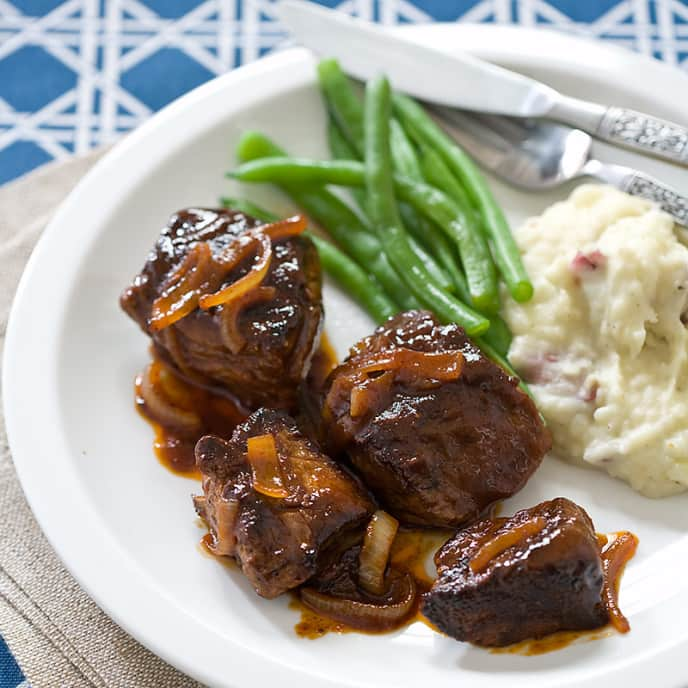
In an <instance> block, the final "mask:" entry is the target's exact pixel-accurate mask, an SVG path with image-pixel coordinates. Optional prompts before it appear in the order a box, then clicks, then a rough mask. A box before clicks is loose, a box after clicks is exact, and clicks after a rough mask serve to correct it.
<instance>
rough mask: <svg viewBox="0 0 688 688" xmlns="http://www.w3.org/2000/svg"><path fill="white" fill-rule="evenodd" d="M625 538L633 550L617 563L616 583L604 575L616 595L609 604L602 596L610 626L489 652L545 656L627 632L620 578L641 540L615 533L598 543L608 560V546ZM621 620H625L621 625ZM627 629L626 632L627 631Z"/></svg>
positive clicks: (550, 636)
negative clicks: (621, 600)
mask: <svg viewBox="0 0 688 688" xmlns="http://www.w3.org/2000/svg"><path fill="white" fill-rule="evenodd" d="M620 538H623V539H624V540H627V541H630V542H632V544H633V546H627V547H625V548H624V549H625V551H624V553H623V556H622V557H620V559H619V561H618V562H617V566H616V569H615V571H614V573H615V575H614V580H612V581H608V580H607V576H606V571H607V569H606V567H604V571H605V582H604V586H605V589H606V590H611V591H613V599H612V601H611V603H610V601H609V600H608V599H607V598H606V597H605V596H604V595H603V598H604V602H605V605H606V606H607V609H608V611H609V616H610V622H609V623H608V624H607V625H606V626H603V627H602V628H596V629H594V630H592V631H560V632H559V633H552V634H551V635H548V636H546V637H544V638H529V639H528V640H523V641H522V642H520V643H515V644H513V645H508V646H506V647H493V648H491V649H490V652H492V653H493V654H519V655H527V656H530V655H542V654H545V653H547V652H553V651H555V650H561V649H563V648H565V647H567V646H569V645H573V644H574V643H579V642H588V641H590V640H600V639H601V638H608V637H610V636H612V635H614V632H615V631H617V632H621V633H624V632H626V631H627V630H628V626H627V624H628V622H627V621H626V618H625V617H624V616H623V614H621V612H620V610H619V607H618V605H617V600H618V593H619V585H620V584H621V577H622V575H623V571H624V568H625V566H626V564H627V563H628V562H629V561H630V560H631V559H632V558H633V555H634V554H635V547H636V546H637V544H638V538H637V537H636V536H635V535H633V534H632V533H628V532H625V531H622V532H618V533H612V534H611V535H604V534H602V533H597V542H598V543H599V545H600V549H601V550H602V559H603V562H604V559H605V549H608V545H609V544H610V541H611V543H613V542H615V541H616V540H619V539H620ZM619 617H620V618H621V619H622V620H623V621H622V622H620V621H619ZM624 627H625V630H624Z"/></svg>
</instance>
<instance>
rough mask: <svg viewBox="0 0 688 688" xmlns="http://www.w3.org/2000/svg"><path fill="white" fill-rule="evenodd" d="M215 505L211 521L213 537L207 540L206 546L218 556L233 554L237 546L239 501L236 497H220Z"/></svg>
mask: <svg viewBox="0 0 688 688" xmlns="http://www.w3.org/2000/svg"><path fill="white" fill-rule="evenodd" d="M214 507H215V510H214V513H213V516H212V518H211V521H210V523H209V525H210V535H211V537H210V538H209V540H206V547H207V548H208V550H209V551H210V552H212V553H213V554H216V555H217V556H222V557H226V556H231V555H233V554H234V549H235V547H236V532H235V528H236V523H237V518H238V517H239V502H238V501H237V500H236V499H225V498H224V497H219V498H218V499H216V500H215V503H214ZM207 513H208V509H206V514H207Z"/></svg>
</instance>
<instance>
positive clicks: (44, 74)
mask: <svg viewBox="0 0 688 688" xmlns="http://www.w3.org/2000/svg"><path fill="white" fill-rule="evenodd" d="M320 2H321V3H322V4H324V5H328V6H330V7H339V8H340V9H342V10H344V11H347V12H355V13H357V14H359V15H360V16H363V17H366V18H368V19H373V20H375V21H379V22H381V23H384V24H396V23H402V22H428V21H465V22H497V23H500V24H520V25H525V26H534V25H537V26H543V27H548V28H555V29H560V30H564V31H567V32H571V33H578V34H584V35H587V36H592V37H596V38H599V39H602V40H605V41H609V42H610V43H615V44H617V45H621V46H625V47H628V48H632V49H635V50H638V51H640V52H642V53H645V54H647V55H654V56H655V57H658V58H660V59H663V60H666V61H667V62H668V63H669V64H672V65H679V66H681V67H682V68H684V69H688V4H687V3H686V1H685V0H623V1H621V2H620V1H619V0H548V1H545V0H414V1H413V2H412V1H411V0H346V1H344V2H342V1H341V0H320ZM274 5H275V2H274V0H66V1H65V0H0V184H2V183H3V182H7V181H9V180H11V179H14V178H15V177H18V176H19V175H21V174H24V173H26V172H28V171H30V170H32V169H33V168H35V167H37V166H39V165H41V164H43V163H45V162H48V161H50V160H64V159H65V158H68V157H69V156H71V155H74V154H79V153H84V152H86V151H88V150H89V149H90V148H93V147H95V146H99V145H101V144H104V143H110V142H112V141H114V140H115V139H116V138H117V137H118V136H120V135H121V134H122V133H124V132H126V131H129V130H130V129H133V128H135V127H136V126H137V125H138V124H140V123H141V122H143V121H144V120H145V119H146V118H147V117H149V116H150V115H151V113H153V112H154V111H156V110H158V109H160V108H161V107H163V106H164V105H165V104H167V103H169V102H170V101H171V100H173V99H174V98H176V97H177V96H180V95H181V94H182V93H185V92H186V91H188V90H189V89H191V88H193V87H195V86H198V85H199V84H201V83H203V82H204V81H207V80H208V79H211V78H212V77H214V76H216V75H217V74H222V73H223V72H226V71H227V70H229V69H232V68H233V67H236V66H237V65H240V64H244V63H246V62H250V61H252V60H255V59H257V58H258V57H260V56H261V55H263V54H265V53H266V52H268V51H269V50H270V49H271V48H273V47H274V46H275V45H277V44H278V43H279V42H280V41H282V40H283V38H284V33H283V31H282V30H281V28H280V26H279V24H278V23H277V22H276V21H275V12H274ZM20 685H21V686H22V688H24V686H27V685H28V684H26V682H25V681H24V678H23V676H22V674H21V671H20V670H19V668H18V667H17V665H16V663H15V661H14V659H13V658H12V656H11V654H10V653H9V651H8V650H7V647H6V646H5V644H4V642H2V640H1V639H0V688H16V687H17V686H20Z"/></svg>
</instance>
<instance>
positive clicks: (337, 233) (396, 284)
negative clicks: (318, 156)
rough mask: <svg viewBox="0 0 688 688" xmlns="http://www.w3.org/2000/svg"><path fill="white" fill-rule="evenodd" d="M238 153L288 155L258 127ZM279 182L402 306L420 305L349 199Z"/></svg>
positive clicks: (242, 141) (246, 155)
mask: <svg viewBox="0 0 688 688" xmlns="http://www.w3.org/2000/svg"><path fill="white" fill-rule="evenodd" d="M236 153H237V158H238V159H239V160H247V161H254V160H255V161H256V162H260V159H261V158H264V157H265V156H275V155H277V156H283V155H285V152H284V151H283V150H282V149H281V148H280V147H279V146H278V145H277V144H275V143H274V142H273V141H271V140H270V139H269V138H268V137H267V136H265V135H263V134H261V133H259V132H255V131H251V132H246V133H245V134H244V135H243V136H242V137H241V139H240V140H239V143H238V145H237V151H236ZM248 164H251V162H249V163H248ZM359 164H360V163H359ZM268 181H270V180H268ZM279 185H280V187H281V188H282V190H283V191H284V192H285V193H286V194H287V195H288V196H289V197H290V198H291V199H292V200H293V201H294V203H295V204H296V205H297V206H299V207H300V208H302V209H303V210H304V211H305V212H306V214H307V215H309V217H311V219H313V220H315V222H317V223H318V224H319V225H320V226H321V227H322V228H323V229H325V230H326V231H327V232H328V233H329V234H330V235H331V236H332V237H333V238H334V240H335V241H337V242H338V243H339V245H340V246H342V247H343V248H344V249H345V250H346V251H347V252H348V254H349V255H350V256H351V258H353V259H354V260H355V261H356V262H357V263H358V264H359V265H361V266H364V267H365V269H366V270H367V271H368V272H369V273H370V274H371V275H373V277H374V278H375V279H376V280H377V281H378V282H379V283H380V285H381V286H382V288H383V289H384V290H385V291H386V292H387V294H388V295H389V296H390V297H391V298H392V299H393V300H394V301H395V302H396V303H398V304H399V307H400V309H402V310H412V309H414V308H418V307H419V306H420V304H419V302H418V301H417V299H416V298H415V297H414V296H413V295H412V294H410V293H409V291H408V289H407V288H406V285H405V284H404V282H403V281H402V279H401V277H400V276H399V275H398V274H397V273H396V271H395V270H394V268H393V267H392V266H391V265H390V263H389V261H388V259H387V257H386V256H385V254H384V253H383V251H382V248H381V246H380V241H379V240H378V238H377V237H376V236H375V235H374V234H372V233H371V232H370V231H369V230H368V229H367V228H366V227H365V226H364V225H363V222H362V221H361V219H360V218H359V217H358V216H357V215H356V213H354V212H353V211H352V210H351V209H350V208H349V207H348V206H347V205H346V203H344V202H343V201H342V200H341V199H339V198H338V197H337V196H335V195H334V194H333V193H331V192H330V191H328V190H327V189H325V188H322V187H312V188H308V187H301V186H299V185H296V184H291V183H289V181H288V180H287V182H281V183H279Z"/></svg>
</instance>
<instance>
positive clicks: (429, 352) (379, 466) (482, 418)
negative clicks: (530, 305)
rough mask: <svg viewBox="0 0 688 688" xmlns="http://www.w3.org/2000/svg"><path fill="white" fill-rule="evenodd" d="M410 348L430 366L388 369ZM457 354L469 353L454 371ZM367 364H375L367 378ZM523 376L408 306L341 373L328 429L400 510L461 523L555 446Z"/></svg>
mask: <svg viewBox="0 0 688 688" xmlns="http://www.w3.org/2000/svg"><path fill="white" fill-rule="evenodd" d="M400 352H405V353H404V356H406V357H409V356H410V357H412V358H413V361H414V363H415V364H417V367H418V368H419V369H423V368H427V369H428V372H427V374H426V375H425V376H424V375H422V374H420V375H417V376H415V377H414V376H412V375H409V372H408V368H409V366H408V365H406V366H405V367H401V368H400V369H398V370H389V369H388V368H384V372H382V371H383V365H388V366H389V360H390V359H391V358H393V357H395V356H397V357H398V356H399V355H400ZM450 354H456V355H458V356H461V357H462V360H463V362H462V363H461V364H460V365H459V363H457V366H459V367H461V371H460V374H459V375H458V376H456V377H454V378H453V379H452V377H451V375H450V374H449V372H450V369H449V367H448V365H449V362H450V360H451V359H449V358H447V356H449V355H450ZM376 364H377V368H376V367H375V365H376ZM366 366H367V367H368V368H369V369H371V370H374V371H375V372H373V373H371V374H370V375H367V376H364V377H362V376H361V372H360V371H361V370H362V369H363V368H364V367H366ZM432 366H436V367H439V366H443V367H442V368H441V369H440V368H437V370H438V372H437V373H433V371H432V370H431V367H432ZM442 376H444V379H442ZM433 378H434V379H433ZM517 385H518V381H517V380H516V379H514V378H512V377H510V376H509V375H507V374H506V373H505V372H504V370H503V369H502V368H500V367H499V366H497V365H496V364H495V363H493V362H492V361H491V360H489V359H487V358H486V357H485V356H484V355H483V354H482V352H481V351H480V350H479V349H478V348H477V347H476V346H475V345H474V344H473V343H472V342H471V341H470V340H469V339H468V337H467V336H466V334H465V332H464V331H463V329H462V328H461V327H459V326H458V325H455V324H451V325H444V326H443V325H441V324H440V323H439V322H438V321H437V320H436V319H435V317H434V316H433V315H432V314H431V313H429V312H427V311H409V312H406V313H401V314H399V315H397V316H395V317H394V318H392V319H390V320H389V321H388V322H386V323H385V324H384V325H382V326H381V327H379V328H378V329H377V330H376V331H375V333H374V334H373V335H371V336H370V337H366V338H365V339H363V340H361V341H360V342H359V343H357V344H356V345H354V347H352V349H351V352H350V355H349V357H348V358H347V359H346V360H345V361H344V362H343V363H342V364H341V365H340V366H339V367H337V368H336V369H335V370H334V371H333V372H332V373H331V375H330V377H329V379H328V383H327V385H326V390H325V394H324V405H323V406H324V408H323V421H322V424H323V426H324V432H323V435H324V436H325V437H328V438H329V439H330V443H331V446H332V447H333V448H334V449H338V450H343V451H344V452H345V453H346V454H347V455H348V457H349V458H350V460H351V463H352V464H353V466H354V467H355V469H356V470H357V471H358V472H359V474H360V475H361V476H362V477H363V479H364V481H365V482H366V484H367V485H368V486H369V488H370V489H371V490H372V491H373V493H374V494H375V496H376V497H377V498H378V499H379V501H380V502H381V504H382V505H383V506H384V507H385V508H386V509H387V510H388V511H389V512H390V513H392V514H393V515H394V516H396V517H397V518H398V519H400V520H401V521H403V522H406V523H410V524H419V525H426V526H438V527H457V526H459V525H461V524H462V523H465V522H467V521H469V520H470V519H472V518H475V517H476V516H477V515H478V514H479V513H480V512H482V511H483V510H484V509H485V508H486V507H487V506H488V505H490V504H491V503H493V502H495V501H497V500H499V499H504V498H506V497H508V496H510V495H512V494H514V493H515V492H517V491H518V490H519V489H521V487H523V485H524V484H525V483H526V481H527V480H528V478H529V477H530V476H531V475H532V473H533V472H534V471H535V469H536V468H537V467H538V466H539V465H540V462H541V461H542V458H543V456H544V454H545V452H546V451H547V450H548V449H549V446H550V439H549V434H548V432H547V430H546V428H544V426H543V424H542V421H541V418H540V416H539V414H538V412H537V409H536V408H535V405H534V404H533V402H532V400H531V399H530V398H529V397H528V396H527V395H526V394H524V393H523V392H522V391H521V390H520V389H519V388H518V386H517ZM361 398H363V399H364V401H365V404H361V403H358V401H357V400H359V399H361ZM352 399H353V400H355V401H356V402H357V404H356V406H354V405H353V404H352ZM366 404H367V406H366ZM361 406H362V408H359V407H361Z"/></svg>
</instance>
